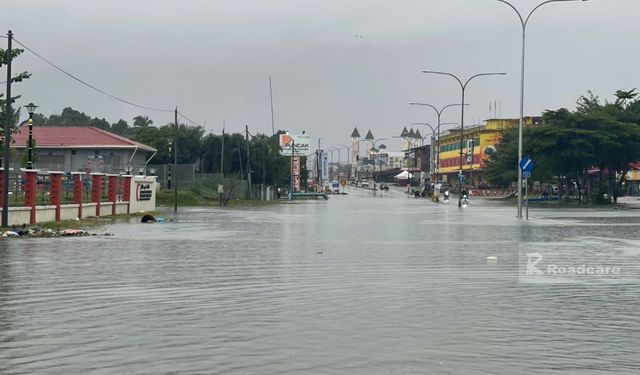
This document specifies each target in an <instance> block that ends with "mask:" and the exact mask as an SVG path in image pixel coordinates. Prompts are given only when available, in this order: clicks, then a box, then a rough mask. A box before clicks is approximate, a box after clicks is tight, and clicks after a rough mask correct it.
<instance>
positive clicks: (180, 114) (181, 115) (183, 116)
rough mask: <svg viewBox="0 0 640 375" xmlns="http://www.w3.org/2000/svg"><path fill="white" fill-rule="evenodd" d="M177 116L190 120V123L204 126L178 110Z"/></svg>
mask: <svg viewBox="0 0 640 375" xmlns="http://www.w3.org/2000/svg"><path fill="white" fill-rule="evenodd" d="M178 116H180V117H182V118H183V119H185V120H187V121H189V122H190V123H192V124H193V125H196V126H200V127H201V128H203V129H204V126H203V125H200V124H198V123H197V122H195V121H193V120H192V119H190V118H188V117H187V116H185V115H183V114H182V113H180V111H178Z"/></svg>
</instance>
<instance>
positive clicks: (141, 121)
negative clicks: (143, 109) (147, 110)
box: [133, 116, 153, 128]
mask: <svg viewBox="0 0 640 375" xmlns="http://www.w3.org/2000/svg"><path fill="white" fill-rule="evenodd" d="M151 125H153V120H151V119H149V116H136V117H134V118H133V126H135V127H140V128H146V127H149V126H151Z"/></svg>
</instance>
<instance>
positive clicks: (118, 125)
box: [109, 119, 131, 137]
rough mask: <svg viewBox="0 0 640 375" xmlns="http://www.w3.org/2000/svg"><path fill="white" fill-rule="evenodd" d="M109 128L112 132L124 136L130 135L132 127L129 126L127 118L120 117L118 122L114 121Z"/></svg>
mask: <svg viewBox="0 0 640 375" xmlns="http://www.w3.org/2000/svg"><path fill="white" fill-rule="evenodd" d="M109 130H110V131H111V132H112V133H115V134H118V135H121V136H123V137H128V136H129V133H130V130H131V128H130V127H129V124H128V123H127V122H126V121H125V120H123V119H120V120H118V122H114V123H113V124H111V127H110V128H109Z"/></svg>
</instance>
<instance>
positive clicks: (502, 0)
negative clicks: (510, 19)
mask: <svg viewBox="0 0 640 375" xmlns="http://www.w3.org/2000/svg"><path fill="white" fill-rule="evenodd" d="M496 1H499V2H501V3H503V4H507V5H508V6H509V7H510V8H511V9H513V11H514V12H516V14H517V15H518V18H519V19H520V24H521V25H522V28H523V29H524V28H525V26H526V24H527V23H526V22H525V20H524V18H522V14H521V13H520V11H519V10H518V8H516V7H515V6H514V5H513V4H511V3H510V2H508V1H506V0H496ZM541 5H542V4H541ZM541 5H538V8H539V7H540V6H541ZM534 10H535V9H534ZM529 17H531V13H529ZM529 17H527V20H528V19H529Z"/></svg>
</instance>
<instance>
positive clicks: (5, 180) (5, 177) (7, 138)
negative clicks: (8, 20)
mask: <svg viewBox="0 0 640 375" xmlns="http://www.w3.org/2000/svg"><path fill="white" fill-rule="evenodd" d="M7 39H8V42H7V98H6V99H7V105H6V110H5V115H6V118H5V124H4V157H3V158H2V159H3V160H4V173H3V174H2V186H3V187H4V189H2V226H3V227H8V226H9V168H10V166H11V163H10V162H11V160H10V157H11V156H10V155H11V154H10V151H11V149H10V146H11V120H12V117H13V116H11V57H12V56H11V42H12V41H13V33H12V32H11V30H9V32H8V33H7Z"/></svg>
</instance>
